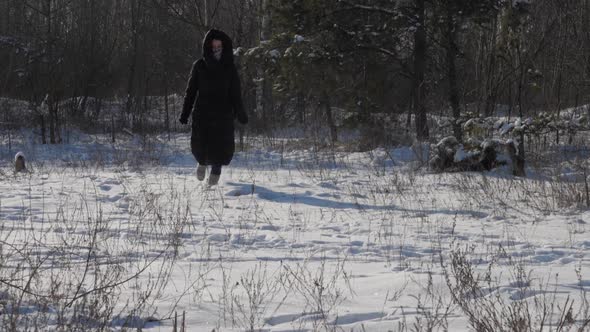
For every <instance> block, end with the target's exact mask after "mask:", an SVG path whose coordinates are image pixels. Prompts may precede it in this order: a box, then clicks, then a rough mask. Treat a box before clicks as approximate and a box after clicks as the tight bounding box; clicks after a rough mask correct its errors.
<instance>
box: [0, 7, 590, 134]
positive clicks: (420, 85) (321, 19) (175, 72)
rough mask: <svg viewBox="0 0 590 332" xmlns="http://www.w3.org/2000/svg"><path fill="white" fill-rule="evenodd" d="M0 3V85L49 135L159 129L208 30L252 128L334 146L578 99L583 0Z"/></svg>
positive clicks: (584, 45)
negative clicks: (233, 73) (232, 63)
mask: <svg viewBox="0 0 590 332" xmlns="http://www.w3.org/2000/svg"><path fill="white" fill-rule="evenodd" d="M0 13H2V14H0V15H2V17H1V18H0V63H2V64H3V65H2V66H0V73H1V74H0V96H1V97H6V98H12V99H19V100H24V101H26V102H27V103H28V105H29V106H28V108H29V109H30V110H31V112H32V113H30V114H33V115H34V118H33V119H27V120H26V123H27V124H31V123H34V124H35V125H38V126H41V127H42V128H43V131H45V128H47V131H48V134H47V136H48V137H49V141H50V142H52V143H56V142H58V141H59V140H60V137H59V135H60V134H59V133H60V130H62V129H63V127H64V123H69V124H72V125H80V126H83V124H85V123H88V121H87V120H88V118H89V117H90V118H92V117H94V118H96V119H100V120H101V121H102V122H103V123H104V124H105V125H106V126H111V127H112V128H113V130H114V128H115V127H119V128H123V127H127V128H130V129H131V130H133V131H138V132H143V131H149V130H155V131H161V130H167V131H170V130H173V128H171V126H173V125H172V124H173V123H175V121H176V117H177V114H176V113H175V111H176V110H177V109H175V108H174V107H176V104H177V103H178V101H177V99H179V98H181V96H182V93H183V90H184V86H185V84H186V79H187V76H188V71H189V69H190V66H191V64H192V62H193V61H194V60H195V59H196V58H197V57H199V56H200V52H201V51H200V49H201V38H202V36H203V35H204V34H205V32H206V31H207V30H208V29H210V28H213V27H215V28H219V29H221V30H224V31H226V32H227V33H228V34H229V35H230V36H231V37H232V38H233V40H234V45H235V46H237V48H236V51H235V54H236V58H237V59H238V61H237V62H238V64H239V67H240V73H241V75H242V81H243V90H244V91H243V94H244V97H245V98H244V99H245V103H246V106H247V109H248V112H249V113H250V115H251V118H252V119H253V120H254V121H253V123H252V128H253V129H254V130H256V131H259V132H268V131H272V130H274V129H275V128H282V127H288V126H293V125H297V126H299V127H303V128H311V127H314V126H319V127H322V128H324V129H325V130H326V132H327V134H328V135H327V136H328V137H329V140H330V142H332V143H335V142H337V141H338V140H339V134H340V132H341V130H344V129H347V128H353V129H361V131H362V132H364V133H365V136H366V137H369V138H371V140H373V141H376V142H373V144H391V143H395V140H396V139H397V138H396V137H397V136H396V135H398V134H400V132H402V133H403V134H405V135H410V136H412V137H413V138H415V139H418V140H427V139H429V138H430V136H432V133H431V132H432V130H438V129H437V128H433V127H435V122H433V120H432V119H433V118H436V119H439V120H440V119H447V120H448V121H447V122H446V123H447V124H448V130H449V133H451V134H453V135H454V136H455V137H457V139H458V140H459V141H461V140H462V137H463V124H464V123H465V122H466V121H467V120H469V119H470V118H473V117H484V116H490V115H493V114H497V112H498V111H502V112H503V114H505V115H507V116H511V117H521V118H524V117H527V116H535V115H536V114H539V113H540V112H544V113H548V114H550V115H551V116H556V117H559V115H560V114H559V113H560V110H562V109H564V108H566V107H576V106H580V105H585V104H587V103H588V102H589V101H588V92H590V91H589V86H590V24H589V23H590V4H589V3H588V1H586V0H528V1H526V0H396V1H394V0H291V1H285V0H244V1H235V0H199V1H194V0H76V1H72V0H2V1H1V2H0ZM174 95H175V96H176V97H178V98H176V97H174V98H172V100H170V96H174ZM156 97H159V98H156ZM64 101H70V102H69V103H65V102H64ZM113 101H116V105H117V107H116V108H115V110H113V107H111V110H110V112H107V111H106V110H107V109H109V106H108V105H110V104H109V103H112V102H113ZM0 107H3V106H2V105H1V104H0ZM4 109H5V110H6V109H7V106H6V105H5V106H4ZM5 114H10V116H8V115H6V116H5V119H3V120H4V121H5V122H6V123H18V122H19V121H21V120H22V119H21V120H19V119H18V118H16V119H15V117H18V114H19V113H18V112H17V113H15V112H12V113H11V112H8V111H6V112H5ZM154 114H160V115H163V116H162V117H161V119H162V120H161V121H155V123H154V119H153V118H154ZM440 123H441V122H440V121H439V122H437V125H440ZM45 136H46V135H45V133H43V137H44V138H45Z"/></svg>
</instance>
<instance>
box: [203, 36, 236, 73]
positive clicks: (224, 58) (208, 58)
mask: <svg viewBox="0 0 590 332" xmlns="http://www.w3.org/2000/svg"><path fill="white" fill-rule="evenodd" d="M213 39H217V40H221V43H222V44H223V53H222V55H221V60H220V62H221V63H222V64H223V65H224V66H227V65H233V63H234V49H233V43H232V40H231V38H229V36H228V35H227V34H226V33H225V32H223V31H221V30H216V29H211V30H209V31H208V32H207V34H205V38H203V59H205V63H206V64H207V65H213V64H216V63H217V60H215V58H214V57H213V50H212V49H211V42H212V41H213Z"/></svg>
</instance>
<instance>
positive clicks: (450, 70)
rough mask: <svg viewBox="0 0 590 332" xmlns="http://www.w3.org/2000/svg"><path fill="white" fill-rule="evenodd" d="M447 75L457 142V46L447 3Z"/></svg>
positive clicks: (458, 118)
mask: <svg viewBox="0 0 590 332" xmlns="http://www.w3.org/2000/svg"><path fill="white" fill-rule="evenodd" d="M446 10H447V13H446V14H447V15H446V16H447V18H446V19H447V38H448V40H447V42H448V45H447V75H448V77H449V102H450V104H451V109H452V110H453V119H454V122H453V134H454V135H455V138H456V139H457V141H459V142H462V141H463V131H462V128H461V123H460V118H461V109H460V107H459V91H458V89H457V67H456V64H455V58H456V57H457V45H456V43H455V36H456V29H455V22H454V18H453V10H452V8H451V5H450V4H449V3H447V5H446Z"/></svg>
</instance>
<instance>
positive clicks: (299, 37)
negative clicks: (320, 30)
mask: <svg viewBox="0 0 590 332" xmlns="http://www.w3.org/2000/svg"><path fill="white" fill-rule="evenodd" d="M304 41H305V37H303V36H302V35H295V37H293V42H294V43H302V42H304Z"/></svg>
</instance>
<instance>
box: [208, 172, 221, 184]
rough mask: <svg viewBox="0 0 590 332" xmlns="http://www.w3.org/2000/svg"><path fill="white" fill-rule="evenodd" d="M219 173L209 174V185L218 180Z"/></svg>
mask: <svg viewBox="0 0 590 332" xmlns="http://www.w3.org/2000/svg"><path fill="white" fill-rule="evenodd" d="M219 177H220V175H219V174H209V185H210V186H214V185H216V184H217V183H218V182H219Z"/></svg>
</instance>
